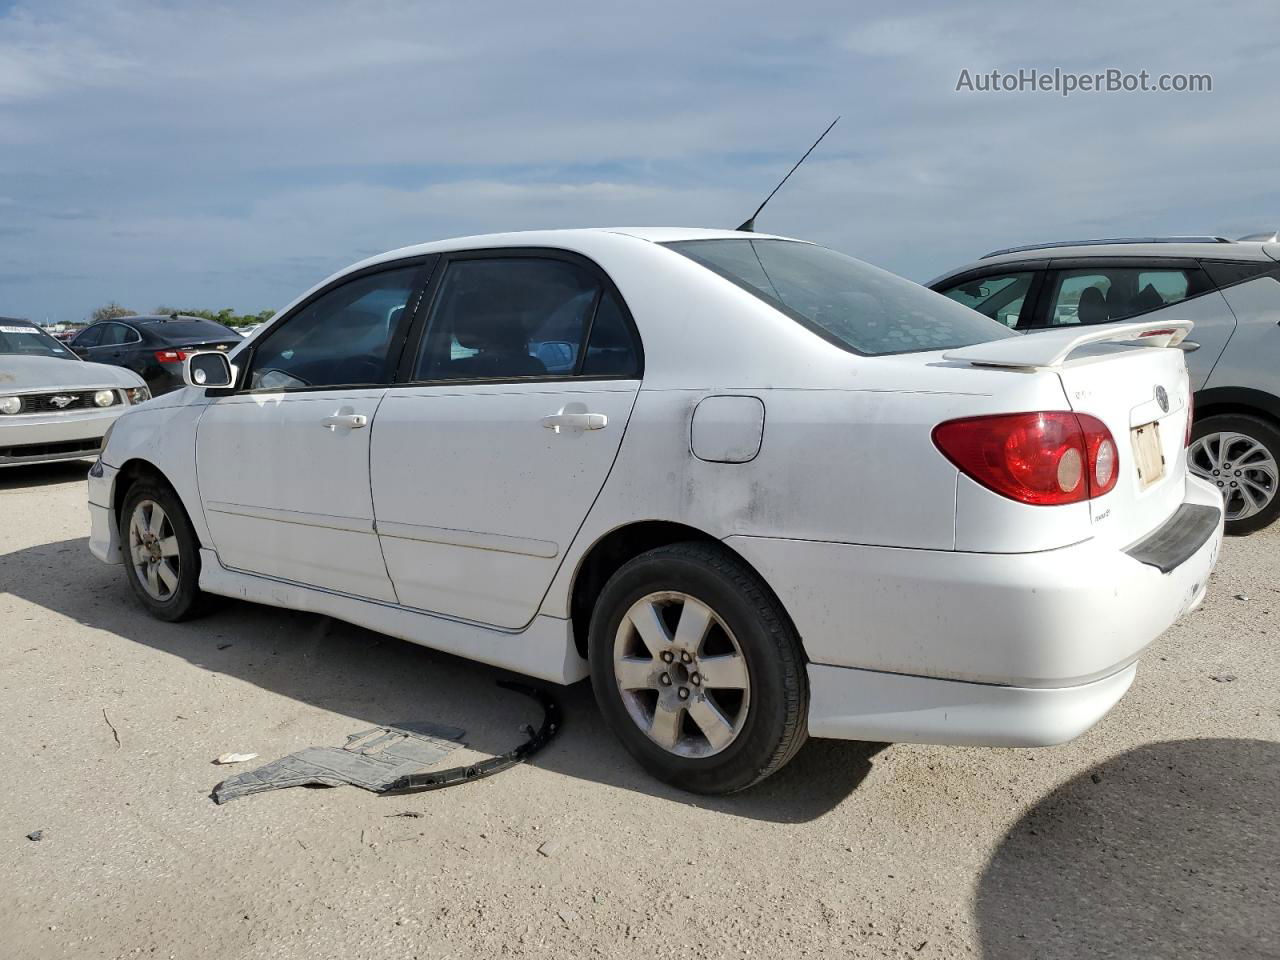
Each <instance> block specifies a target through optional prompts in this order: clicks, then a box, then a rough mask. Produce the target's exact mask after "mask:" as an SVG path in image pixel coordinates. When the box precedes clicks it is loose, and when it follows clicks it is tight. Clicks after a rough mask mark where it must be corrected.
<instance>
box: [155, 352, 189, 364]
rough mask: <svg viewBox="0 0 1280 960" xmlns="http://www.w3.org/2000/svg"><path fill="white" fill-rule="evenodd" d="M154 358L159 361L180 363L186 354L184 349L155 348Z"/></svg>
mask: <svg viewBox="0 0 1280 960" xmlns="http://www.w3.org/2000/svg"><path fill="white" fill-rule="evenodd" d="M156 359H157V360H159V361H160V362H161V363H182V361H184V360H186V359H187V354H186V351H184V350H157V351H156Z"/></svg>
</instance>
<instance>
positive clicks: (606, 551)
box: [569, 520, 790, 659]
mask: <svg viewBox="0 0 1280 960" xmlns="http://www.w3.org/2000/svg"><path fill="white" fill-rule="evenodd" d="M689 542H697V543H714V544H719V545H720V547H722V548H723V549H724V550H727V551H728V552H729V553H731V554H733V555H734V556H735V557H737V558H738V560H740V561H741V562H742V563H743V564H745V565H746V566H747V567H748V568H750V569H751V571H752V572H753V573H755V574H756V576H758V577H760V580H761V582H762V583H764V585H765V586H766V588H768V590H769V591H770V593H773V594H774V598H775V599H776V600H777V601H778V605H779V607H781V608H782V609H783V611H784V612H786V607H785V606H784V605H783V604H782V600H781V598H780V597H778V596H777V594H776V592H774V590H773V588H772V586H770V585H769V583H768V581H767V580H765V579H764V577H763V576H761V575H760V572H759V571H758V570H756V569H755V567H754V566H752V564H751V563H750V561H748V560H747V559H746V558H745V557H743V556H742V554H740V553H738V552H737V551H736V550H734V549H733V548H732V547H730V546H728V545H727V544H725V542H724V541H723V540H721V539H720V538H719V537H714V536H712V535H711V534H709V533H707V532H706V531H705V530H699V529H698V528H697V527H691V526H689V525H688V524H684V523H677V522H675V521H671V520H638V521H633V522H631V523H627V524H624V525H622V526H619V527H614V528H613V529H612V530H610V531H609V532H608V533H606V534H604V535H603V536H601V537H600V538H599V539H598V540H596V542H595V543H593V544H592V545H591V547H590V549H588V550H587V551H586V553H584V554H583V555H582V558H581V559H580V560H579V561H578V566H577V569H576V570H575V571H574V575H573V584H572V587H571V588H570V591H569V617H570V620H571V622H572V625H573V642H574V646H575V647H576V648H577V651H578V655H579V656H581V657H582V658H583V659H586V657H587V633H588V630H589V627H590V624H591V613H592V611H593V610H594V608H595V604H596V600H597V599H598V598H599V596H600V592H601V591H602V590H603V589H604V585H605V584H606V583H608V582H609V578H610V577H612V576H613V575H614V574H615V573H616V572H617V571H618V570H619V569H620V568H621V567H622V565H623V564H625V563H627V562H628V561H630V560H632V559H634V558H635V557H638V556H640V554H642V553H647V552H648V551H650V550H654V549H656V548H658V547H665V546H669V545H671V544H673V543H689ZM787 617H788V619H790V613H789V612H787Z"/></svg>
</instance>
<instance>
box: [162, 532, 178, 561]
mask: <svg viewBox="0 0 1280 960" xmlns="http://www.w3.org/2000/svg"><path fill="white" fill-rule="evenodd" d="M177 555H178V538H177V537H165V538H164V539H163V540H161V541H160V556H162V557H176V556H177Z"/></svg>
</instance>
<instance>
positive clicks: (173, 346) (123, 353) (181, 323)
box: [68, 314, 243, 396]
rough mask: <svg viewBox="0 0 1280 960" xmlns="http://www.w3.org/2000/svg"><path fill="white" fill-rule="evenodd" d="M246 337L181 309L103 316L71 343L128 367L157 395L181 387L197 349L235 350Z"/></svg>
mask: <svg viewBox="0 0 1280 960" xmlns="http://www.w3.org/2000/svg"><path fill="white" fill-rule="evenodd" d="M242 339H243V338H242V337H241V336H240V334H238V333H236V332H235V331H234V330H232V329H231V328H230V327H224V326H223V325H222V324H220V323H215V322H214V321H212V320H204V319H202V318H200V317H184V316H182V315H180V314H172V315H170V316H154V317H117V318H115V319H113V320H99V321H98V322H97V323H94V324H90V325H89V326H87V327H85V328H84V329H83V330H81V331H80V332H79V333H78V334H76V336H75V338H74V339H72V340H71V341H70V343H69V344H68V345H69V346H70V347H71V349H72V350H74V351H75V352H76V354H78V355H79V356H81V357H83V358H84V359H86V360H91V361H93V362H94V363H109V364H111V365H113V366H117V367H128V368H129V369H130V370H132V371H133V372H134V373H136V374H138V376H140V377H142V379H143V380H145V381H146V382H147V386H148V387H150V388H151V393H152V395H153V396H159V395H160V394H162V393H167V392H168V391H170V390H175V389H177V388H178V387H180V386H182V361H183V360H185V359H186V357H187V354H188V353H194V352H195V351H197V350H230V349H231V348H232V347H234V346H235V345H236V344H238V343H240V341H241V340H242Z"/></svg>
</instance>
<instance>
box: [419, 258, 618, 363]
mask: <svg viewBox="0 0 1280 960" xmlns="http://www.w3.org/2000/svg"><path fill="white" fill-rule="evenodd" d="M599 296H600V284H599V282H598V281H597V280H596V278H595V277H594V276H593V275H592V274H591V272H590V271H588V270H586V269H585V268H583V267H581V266H578V265H577V264H574V263H568V262H565V261H562V260H550V259H545V260H544V259H540V258H536V257H495V258H492V259H479V260H455V261H453V262H452V263H450V264H449V265H448V267H447V268H446V270H445V273H444V278H443V280H442V281H441V283H440V291H439V293H438V295H437V296H436V300H435V305H434V307H433V308H432V312H431V317H430V320H429V322H428V325H427V335H426V337H425V338H424V340H423V342H422V350H421V353H420V354H419V356H418V359H417V363H416V364H415V366H414V373H413V379H415V380H491V379H497V380H509V379H515V378H520V377H546V376H570V375H572V374H573V373H574V372H575V371H576V370H577V368H578V355H579V352H580V351H581V349H582V341H583V338H584V337H585V335H586V331H587V325H588V321H589V320H590V319H591V317H592V315H593V313H594V311H595V309H596V306H597V301H598V300H599Z"/></svg>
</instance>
